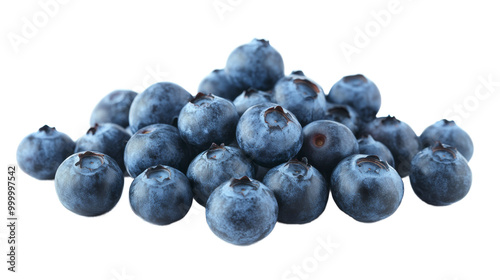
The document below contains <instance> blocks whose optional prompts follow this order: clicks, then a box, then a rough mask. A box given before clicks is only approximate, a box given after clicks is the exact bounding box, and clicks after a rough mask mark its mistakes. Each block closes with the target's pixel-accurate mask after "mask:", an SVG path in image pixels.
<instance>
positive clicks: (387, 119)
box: [382, 115, 401, 125]
mask: <svg viewBox="0 0 500 280" xmlns="http://www.w3.org/2000/svg"><path fill="white" fill-rule="evenodd" d="M400 122H401V121H400V120H398V119H396V117H394V116H391V115H388V116H387V117H384V118H382V124H384V125H386V124H387V125H389V124H398V123H400Z"/></svg>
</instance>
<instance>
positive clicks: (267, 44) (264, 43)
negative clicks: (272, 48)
mask: <svg viewBox="0 0 500 280" xmlns="http://www.w3.org/2000/svg"><path fill="white" fill-rule="evenodd" d="M255 40H256V41H258V42H260V43H261V44H262V45H264V46H266V47H267V46H269V41H268V40H266V39H255Z"/></svg>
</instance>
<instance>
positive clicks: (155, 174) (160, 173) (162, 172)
mask: <svg viewBox="0 0 500 280" xmlns="http://www.w3.org/2000/svg"><path fill="white" fill-rule="evenodd" d="M171 175H172V174H171V173H170V169H168V168H167V167H165V166H163V165H157V166H154V167H149V168H148V169H147V170H146V178H148V179H156V180H157V181H158V182H163V181H165V180H170V177H171Z"/></svg>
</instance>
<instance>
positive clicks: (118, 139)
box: [75, 123, 130, 171]
mask: <svg viewBox="0 0 500 280" xmlns="http://www.w3.org/2000/svg"><path fill="white" fill-rule="evenodd" d="M129 139H130V134H129V133H128V132H127V131H126V130H125V129H124V128H122V127H121V126H119V125H117V124H114V123H101V124H98V123H96V124H95V125H94V126H93V127H91V128H90V129H89V130H88V131H87V133H86V134H85V135H83V136H82V137H80V138H78V139H77V140H76V146H75V153H78V152H84V151H95V152H99V153H103V154H106V155H108V156H110V157H112V158H113V159H114V160H115V161H116V162H117V163H118V165H119V166H120V168H121V169H122V171H125V163H124V162H123V154H124V152H125V146H126V145H127V141H128V140H129Z"/></svg>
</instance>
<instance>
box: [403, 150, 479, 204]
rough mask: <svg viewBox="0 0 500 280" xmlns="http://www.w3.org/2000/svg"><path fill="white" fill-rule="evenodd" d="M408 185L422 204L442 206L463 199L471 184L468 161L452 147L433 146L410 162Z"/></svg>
mask: <svg viewBox="0 0 500 280" xmlns="http://www.w3.org/2000/svg"><path fill="white" fill-rule="evenodd" d="M410 183H411V186H412V188H413V191H415V194H417V196H418V197H419V198H420V199H421V200H423V201H424V202H426V203H428V204H430V205H435V206H445V205H450V204H452V203H455V202H457V201H459V200H461V199H462V198H464V197H465V196H466V195H467V193H468V192H469V190H470V187H471V184H472V173H471V170H470V168H469V165H468V164H467V159H466V158H465V157H464V156H462V154H460V152H459V151H458V150H457V149H456V148H455V147H452V146H449V145H446V144H442V143H441V142H439V141H438V142H436V143H434V145H433V146H430V147H427V148H425V149H423V150H422V151H420V152H419V153H418V154H417V155H415V157H414V158H413V160H412V162H411V171H410Z"/></svg>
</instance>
